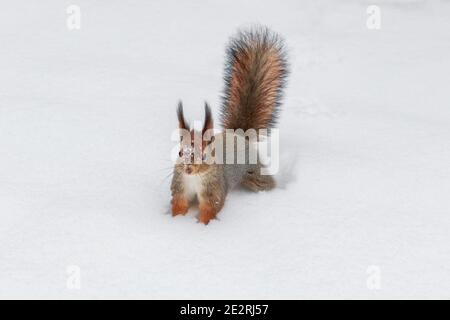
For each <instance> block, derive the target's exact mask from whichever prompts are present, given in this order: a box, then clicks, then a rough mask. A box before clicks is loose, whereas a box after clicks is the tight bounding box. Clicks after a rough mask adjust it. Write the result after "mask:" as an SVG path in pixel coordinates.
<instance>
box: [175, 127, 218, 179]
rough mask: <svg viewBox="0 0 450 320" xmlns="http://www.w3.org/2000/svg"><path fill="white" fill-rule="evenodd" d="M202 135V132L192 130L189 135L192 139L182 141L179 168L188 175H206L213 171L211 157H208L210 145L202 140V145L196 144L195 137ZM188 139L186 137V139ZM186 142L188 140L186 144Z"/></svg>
mask: <svg viewBox="0 0 450 320" xmlns="http://www.w3.org/2000/svg"><path fill="white" fill-rule="evenodd" d="M197 134H198V135H200V136H201V133H200V132H194V130H191V132H190V134H189V138H190V139H182V141H181V144H180V151H179V152H178V156H179V161H178V164H177V166H178V168H179V169H180V170H182V171H183V173H185V174H188V175H195V174H201V173H206V172H207V171H208V170H210V169H211V167H210V164H211V162H209V161H207V160H211V159H210V157H211V155H208V152H207V151H208V145H209V144H208V143H206V142H205V141H203V140H201V143H195V141H196V139H194V136H195V135H197ZM185 138H186V137H185ZM185 140H188V142H186V141H185Z"/></svg>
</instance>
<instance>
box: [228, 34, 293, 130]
mask: <svg viewBox="0 0 450 320" xmlns="http://www.w3.org/2000/svg"><path fill="white" fill-rule="evenodd" d="M286 76H287V63H286V57H285V53H284V49H283V43H282V40H281V38H280V37H279V36H278V35H277V34H275V33H272V32H271V31H269V30H268V29H267V28H264V27H260V28H256V29H252V30H249V31H244V32H240V33H239V34H238V35H237V36H236V37H235V38H232V39H231V41H230V44H229V46H228V49H227V61H226V66H225V92H224V96H223V105H222V114H221V118H222V124H223V127H224V128H225V129H243V130H244V131H245V130H247V129H250V128H253V129H257V130H258V129H265V128H270V127H271V126H272V125H274V123H275V121H276V117H277V113H278V108H279V106H280V100H281V95H282V89H283V87H284V83H285V79H286Z"/></svg>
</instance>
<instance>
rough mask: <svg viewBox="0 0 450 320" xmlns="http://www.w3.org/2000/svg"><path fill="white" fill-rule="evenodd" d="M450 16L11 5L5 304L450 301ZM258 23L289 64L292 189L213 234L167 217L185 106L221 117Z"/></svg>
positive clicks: (245, 204)
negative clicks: (76, 16)
mask: <svg viewBox="0 0 450 320" xmlns="http://www.w3.org/2000/svg"><path fill="white" fill-rule="evenodd" d="M70 4H76V5H78V6H79V7H80V9H81V29H80V30H72V31H70V30H68V29H67V27H66V19H67V16H68V15H67V13H66V8H67V6H69V5H70ZM371 4H377V5H379V7H380V9H381V29H379V30H369V29H368V28H367V27H366V19H367V17H368V15H367V13H366V9H367V6H368V5H371ZM449 17H450V3H449V2H448V1H420V0H417V1H376V0H374V1H355V0H354V1H351V0H348V1H339V2H338V1H332V0H320V1H318V0H314V1H312V0H311V1H298V0H290V1H282V2H277V1H267V0H266V1H256V0H247V1H243V2H241V1H240V2H239V4H238V3H237V2H234V3H232V2H231V1H227V2H216V3H213V2H206V1H200V0H199V1H189V3H188V2H179V1H164V2H163V1H126V2H124V1H106V0H104V1H95V2H93V1H87V0H76V1H71V2H68V1H62V2H61V1H56V0H54V1H50V0H44V1H39V2H37V1H36V2H30V1H25V0H19V1H14V2H10V3H8V4H6V3H4V4H2V6H1V10H0V41H1V46H0V57H1V59H0V70H1V73H0V221H1V223H0V298H63V299H79V298H177V299H180V298H187V299H205V298H208V299H219V298H224V299H229V298H234V299H244V298H246V299H250V298H253V299H268V298H272V299H279V298H287V299H300V298H370V299H379V298H389V299H390V298H449V297H450V289H449V288H450V232H449V230H450V217H449V215H450V212H449V209H450V197H449V191H450V167H449V163H450V145H449V141H450V105H449V102H450V99H449V90H448V89H449V83H450V60H449V58H448V57H449V56H450V19H449ZM251 23H262V24H265V25H268V26H270V27H271V28H272V29H274V30H276V31H277V32H279V33H281V34H282V35H283V36H284V38H285V39H286V43H287V46H288V49H289V59H290V64H291V76H290V78H289V85H288V88H287V90H286V95H285V100H284V104H283V111H282V113H281V119H280V122H279V128H280V139H281V147H280V150H281V172H280V173H279V174H278V177H277V179H278V182H279V187H278V188H277V189H276V190H273V191H270V192H264V193H260V194H253V193H251V192H247V191H245V190H240V189H239V190H235V191H234V192H232V193H231V194H229V196H228V198H227V201H226V203H225V207H224V209H223V210H222V211H221V213H220V215H219V220H216V221H213V222H211V223H210V225H208V226H206V227H205V226H203V225H201V224H199V223H196V219H195V214H196V213H195V210H192V211H190V213H189V214H188V215H187V216H185V217H176V218H172V217H171V215H170V214H168V210H169V201H170V193H169V184H170V176H168V174H170V172H171V165H172V164H171V162H170V151H171V149H172V147H173V146H174V142H172V141H171V140H170V136H171V133H172V130H173V129H174V128H175V126H176V116H175V108H176V103H177V101H178V99H180V98H181V99H183V102H184V104H185V114H186V115H187V117H188V118H190V119H191V120H194V119H201V117H202V112H203V102H204V100H207V101H208V102H209V103H210V104H211V106H212V108H213V112H214V114H215V117H216V119H217V110H218V106H219V101H220V100H219V93H220V90H221V89H222V68H223V60H224V44H225V43H226V41H227V39H228V37H229V36H230V35H231V34H233V32H235V31H236V30H237V28H238V27H240V26H246V25H250V24H251ZM69 266H77V267H79V270H80V271H81V278H80V280H81V282H80V283H81V288H80V289H71V288H70V286H69V287H68V286H67V281H68V279H69V278H70V276H71V275H70V274H68V273H67V268H68V267H69ZM372 266H375V268H374V267H372ZM373 270H376V271H377V270H378V271H379V272H378V273H376V274H375V275H374V274H373ZM374 276H375V277H377V278H376V279H378V280H379V282H378V284H379V285H378V286H376V287H373V286H371V285H370V283H372V282H371V281H372V280H373V279H374V278H373V277H374ZM376 281H377V280H376ZM368 282H369V285H368Z"/></svg>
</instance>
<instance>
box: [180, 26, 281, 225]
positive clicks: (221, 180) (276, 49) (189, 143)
mask: <svg viewBox="0 0 450 320" xmlns="http://www.w3.org/2000/svg"><path fill="white" fill-rule="evenodd" d="M287 74H288V67H287V59H286V52H285V49H284V44H283V40H282V38H281V37H280V36H279V35H278V34H276V33H274V32H272V31H270V30H269V29H268V28H267V27H254V28H251V29H248V30H240V31H238V33H237V35H235V36H234V37H232V38H231V39H230V41H229V44H228V46H227V50H226V62H225V73H224V80H225V88H224V91H223V94H222V97H221V98H222V106H221V114H220V119H221V122H222V127H223V129H225V131H227V132H228V130H226V129H232V130H237V129H242V130H243V131H247V130H248V129H255V130H259V129H270V128H272V127H273V126H274V125H275V123H276V120H277V116H278V113H279V109H280V104H281V98H282V90H283V88H284V86H285V83H286V78H287ZM177 116H178V127H179V129H181V130H185V132H187V133H188V134H187V136H186V135H184V136H183V138H182V139H181V140H180V151H179V154H178V155H179V159H178V160H179V161H177V163H176V164H175V167H174V171H173V178H172V183H171V191H172V200H171V207H172V208H171V209H172V215H173V216H177V215H185V214H186V213H187V212H188V210H189V207H190V206H191V204H192V203H193V202H194V201H195V200H197V201H198V207H199V215H198V221H199V222H201V223H204V224H205V225H206V224H208V223H209V222H210V220H211V219H214V218H216V216H217V213H218V212H219V211H220V210H221V209H222V207H223V205H224V202H225V197H226V195H227V193H228V191H229V190H231V189H232V188H233V187H235V186H237V185H242V186H244V187H246V188H248V189H250V190H252V191H255V192H257V191H262V190H270V189H272V188H274V187H275V180H274V178H273V177H272V176H271V175H262V174H261V173H260V169H261V167H262V166H263V165H262V164H261V163H260V161H259V159H258V160H257V162H256V163H254V164H250V163H248V162H245V163H243V164H234V163H233V164H223V163H220V162H217V163H214V161H213V163H211V161H209V162H207V161H205V158H206V154H207V150H208V147H209V146H210V144H211V142H212V141H215V140H216V139H217V138H219V137H220V138H223V135H224V133H223V132H222V133H219V134H215V135H214V134H213V136H212V138H211V139H210V140H209V141H205V140H206V139H204V140H203V141H202V143H199V144H198V145H197V144H195V143H194V140H195V139H194V137H195V136H196V135H197V134H199V135H200V136H201V137H204V135H205V133H206V132H207V131H209V130H213V119H212V115H211V109H210V107H209V106H208V104H207V103H206V102H205V120H204V124H203V129H202V131H201V132H198V131H195V130H194V129H191V128H190V127H189V125H188V124H187V122H186V121H185V118H184V114H183V105H182V102H181V101H180V102H179V104H178V108H177ZM238 136H239V137H240V138H243V137H242V135H238ZM243 139H245V137H244V138H243ZM245 141H246V144H245V148H246V152H248V151H249V148H251V146H250V144H249V143H248V140H247V139H245ZM223 150H224V151H223V152H225V153H227V152H230V151H231V152H235V149H233V150H226V148H225V149H223ZM216 151H217V150H216ZM215 154H217V152H216V153H214V152H212V153H211V155H212V157H213V158H214V156H215ZM194 155H195V156H198V155H200V158H201V160H200V161H196V162H193V160H194ZM183 159H184V160H186V159H188V160H191V161H183ZM195 159H197V157H196V158H195Z"/></svg>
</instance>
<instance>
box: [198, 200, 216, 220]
mask: <svg viewBox="0 0 450 320" xmlns="http://www.w3.org/2000/svg"><path fill="white" fill-rule="evenodd" d="M199 209H200V214H199V215H198V221H200V222H201V223H203V224H205V225H206V224H208V223H209V221H210V220H211V219H214V218H215V217H216V215H217V210H216V209H215V208H214V207H212V206H211V205H210V204H208V203H200V206H199Z"/></svg>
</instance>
